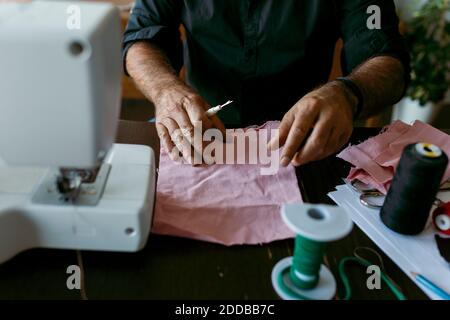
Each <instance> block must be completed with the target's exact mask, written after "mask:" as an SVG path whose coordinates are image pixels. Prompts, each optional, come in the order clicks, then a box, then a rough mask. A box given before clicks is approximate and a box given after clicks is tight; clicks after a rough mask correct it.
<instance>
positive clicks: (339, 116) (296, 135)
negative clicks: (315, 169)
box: [269, 82, 357, 166]
mask: <svg viewBox="0 0 450 320" xmlns="http://www.w3.org/2000/svg"><path fill="white" fill-rule="evenodd" d="M356 104H357V98H356V97H354V96H353V95H352V94H351V93H350V92H349V91H348V89H347V88H346V87H345V85H343V84H341V83H339V82H330V83H328V84H326V85H325V86H323V87H321V88H319V89H317V90H315V91H313V92H311V93H309V94H307V95H306V96H304V97H303V98H302V99H301V100H300V101H299V102H297V103H296V104H295V105H294V107H292V109H291V110H289V111H288V112H287V114H286V115H285V116H284V118H283V120H282V122H281V124H280V127H279V133H278V136H276V137H274V140H272V141H271V142H270V143H269V148H270V149H272V150H273V149H274V145H275V141H276V140H275V139H279V146H280V147H283V146H284V149H283V152H282V155H281V165H282V166H288V165H289V163H292V164H293V165H294V166H300V165H303V164H306V163H308V162H311V161H316V160H321V159H323V158H325V157H327V156H329V155H331V154H333V153H335V152H337V151H338V150H339V149H340V148H341V147H342V146H343V145H344V144H345V143H346V142H347V141H348V139H349V138H350V135H351V133H352V131H353V110H354V109H355V107H356Z"/></svg>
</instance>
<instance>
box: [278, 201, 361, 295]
mask: <svg viewBox="0 0 450 320" xmlns="http://www.w3.org/2000/svg"><path fill="white" fill-rule="evenodd" d="M281 216H282V218H283V221H284V222H285V223H286V224H287V226H288V227H289V228H290V229H292V230H293V231H294V232H295V233H296V234H297V236H296V238H295V246H294V256H293V257H288V258H285V259H283V260H281V261H279V262H278V263H277V264H276V265H275V267H274V268H273V270H272V284H273V287H274V289H275V291H276V292H277V293H278V295H279V296H280V297H281V298H282V299H285V300H308V299H313V300H329V299H332V298H333V297H334V295H335V293H336V280H335V279H334V277H333V274H332V273H331V272H330V270H328V268H327V267H326V266H324V265H323V264H322V262H323V257H324V254H325V249H326V246H327V244H328V242H331V241H335V240H339V239H341V238H343V237H345V236H346V235H347V234H348V233H350V231H351V229H352V227H353V222H352V221H351V219H350V217H349V216H348V214H347V212H346V211H345V210H343V209H342V208H339V207H334V206H325V205H318V206H314V205H308V204H288V205H284V206H283V207H282V210H281Z"/></svg>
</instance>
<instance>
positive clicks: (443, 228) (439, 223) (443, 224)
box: [433, 202, 450, 236]
mask: <svg viewBox="0 0 450 320" xmlns="http://www.w3.org/2000/svg"><path fill="white" fill-rule="evenodd" d="M433 224H434V226H435V228H436V229H437V230H438V231H439V232H440V233H441V234H444V235H447V236H450V202H447V203H445V204H443V205H441V206H439V207H438V208H437V209H435V210H434V212H433Z"/></svg>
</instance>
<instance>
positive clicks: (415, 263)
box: [328, 185, 450, 300]
mask: <svg viewBox="0 0 450 320" xmlns="http://www.w3.org/2000/svg"><path fill="white" fill-rule="evenodd" d="M328 196H329V197H330V198H331V199H333V200H334V201H335V202H336V203H337V204H338V205H339V206H341V207H343V208H345V209H346V210H347V211H348V213H349V214H350V216H351V218H352V219H353V221H354V222H355V223H356V224H357V225H358V226H359V227H360V228H361V230H363V231H364V232H365V233H366V234H367V236H368V237H369V238H371V239H372V241H373V242H375V243H376V244H377V245H378V246H379V247H380V249H382V250H383V251H384V252H385V253H386V254H387V255H388V256H389V257H390V258H391V259H392V260H393V261H394V262H395V263H396V264H397V265H398V266H399V267H400V268H401V269H402V270H403V272H405V273H406V274H407V275H408V276H409V277H410V278H411V279H412V280H413V281H414V282H415V283H416V284H417V285H418V286H419V287H420V288H421V289H422V290H423V291H424V292H425V294H426V295H428V296H429V297H430V298H431V299H435V300H442V299H441V298H440V297H439V296H438V295H436V294H435V293H433V292H432V291H430V290H429V289H427V288H425V287H424V286H423V285H421V284H420V283H418V282H417V281H415V280H414V278H413V276H412V275H411V272H417V273H420V274H422V275H423V276H425V277H426V278H428V279H430V280H431V281H432V282H434V283H435V284H436V285H438V286H439V287H441V288H442V289H444V290H445V291H447V292H450V265H449V264H448V263H447V262H446V261H445V260H444V259H443V258H442V257H441V255H440V254H439V250H438V247H437V244H436V241H435V239H434V235H435V231H434V228H433V226H432V225H431V223H429V224H428V226H427V228H426V230H425V231H424V232H422V233H421V234H420V235H417V236H404V235H400V234H397V233H395V232H394V231H392V230H390V229H389V228H387V227H386V226H385V225H384V224H383V222H382V221H381V219H380V217H379V211H380V210H377V209H370V208H367V207H365V206H364V205H362V204H361V203H360V202H359V194H358V193H356V192H355V191H354V190H352V189H351V188H350V187H349V186H347V185H342V186H338V187H337V188H336V191H334V192H331V193H329V194H328ZM439 199H441V200H443V201H445V202H447V201H450V192H445V193H441V194H440V195H439Z"/></svg>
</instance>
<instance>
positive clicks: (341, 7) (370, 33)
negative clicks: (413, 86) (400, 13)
mask: <svg viewBox="0 0 450 320" xmlns="http://www.w3.org/2000/svg"><path fill="white" fill-rule="evenodd" d="M372 5H375V6H378V7H379V8H380V14H381V28H380V29H370V28H369V27H368V20H369V18H370V17H371V15H373V12H369V13H368V8H369V7H370V6H372ZM337 6H338V8H337V9H338V19H339V20H340V24H341V28H340V29H341V35H342V38H343V40H344V48H343V51H342V56H341V57H342V58H341V59H342V71H343V72H344V74H345V75H348V74H349V73H351V72H352V71H353V70H354V69H355V68H356V67H357V66H358V65H360V64H361V63H363V62H364V61H366V60H368V59H370V58H373V57H376V56H392V57H395V58H397V59H399V60H400V61H401V62H402V64H403V66H404V70H405V82H406V84H408V82H409V80H410V70H411V69H410V56H409V53H408V50H407V47H406V43H405V40H404V38H403V37H402V36H401V35H400V32H399V19H398V17H397V14H396V11H395V5H394V2H393V0H337Z"/></svg>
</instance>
